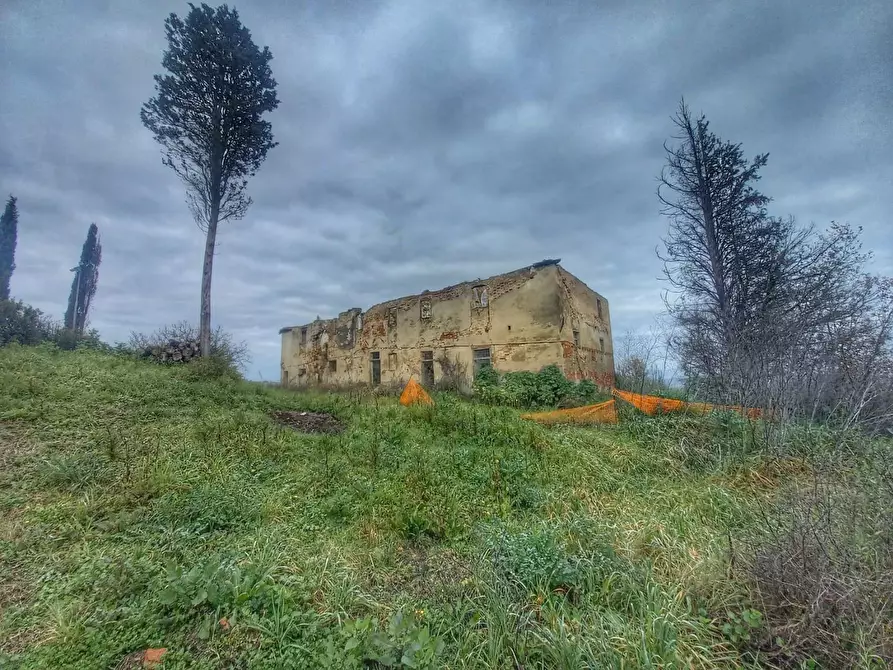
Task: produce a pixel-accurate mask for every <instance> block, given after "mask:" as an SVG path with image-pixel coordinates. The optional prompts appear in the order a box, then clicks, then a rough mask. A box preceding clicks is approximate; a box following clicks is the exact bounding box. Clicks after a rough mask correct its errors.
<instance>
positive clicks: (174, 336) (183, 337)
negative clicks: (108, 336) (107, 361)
mask: <svg viewBox="0 0 893 670" xmlns="http://www.w3.org/2000/svg"><path fill="white" fill-rule="evenodd" d="M198 335H199V331H198V328H197V327H196V326H194V325H193V324H191V323H190V322H189V321H178V322H177V323H173V324H169V325H166V326H162V327H161V328H159V329H158V330H156V331H155V332H153V333H150V334H148V335H147V334H145V333H137V332H135V331H134V332H132V333H131V334H130V342H129V347H130V349H131V351H132V352H133V353H134V354H137V355H140V354H143V352H145V351H147V350H151V349H161V348H164V347H165V346H166V345H167V344H168V343H169V342H171V341H175V342H197V341H198V339H199V337H198ZM211 358H213V359H215V360H216V361H217V363H216V364H209V363H207V362H206V363H203V364H201V365H200V366H199V368H200V370H199V374H200V375H201V376H208V375H212V376H219V374H223V372H224V369H229V370H230V371H232V372H235V373H237V374H238V373H240V372H241V371H243V370H244V369H245V366H246V365H247V364H248V362H249V360H250V358H249V356H248V344H247V343H246V342H235V341H234V340H233V337H232V335H231V334H230V333H227V332H225V331H224V330H223V329H222V328H220V327H219V326H218V327H217V328H216V329H215V330H213V331H212V332H211ZM215 371H216V373H219V374H215Z"/></svg>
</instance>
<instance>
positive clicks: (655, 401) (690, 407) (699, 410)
mask: <svg viewBox="0 0 893 670" xmlns="http://www.w3.org/2000/svg"><path fill="white" fill-rule="evenodd" d="M612 392H613V394H614V395H615V396H617V397H618V398H620V399H621V400H625V401H626V402H628V403H629V404H630V405H633V406H634V407H636V408H637V409H639V410H641V411H642V412H644V413H645V414H648V415H649V416H653V415H654V414H661V413H664V412H680V411H681V412H692V413H694V414H707V413H708V412H713V411H726V412H737V413H739V414H742V415H744V416H746V417H747V418H748V419H758V418H760V417H761V416H762V415H763V410H761V409H759V408H758V407H748V408H747V409H745V408H744V407H740V406H737V405H713V404H710V403H706V402H685V401H684V400H676V399H674V398H660V397H658V396H653V395H641V394H640V393H630V392H629V391H621V390H619V389H614V390H613V391H612Z"/></svg>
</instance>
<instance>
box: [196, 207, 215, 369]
mask: <svg viewBox="0 0 893 670" xmlns="http://www.w3.org/2000/svg"><path fill="white" fill-rule="evenodd" d="M219 216H220V205H219V202H215V203H214V204H213V205H212V206H211V220H210V221H208V236H207V239H206V240H205V263H204V265H203V266H202V299H201V309H200V313H199V335H198V337H199V346H200V347H201V355H202V357H203V358H205V357H207V356H210V355H211V271H212V269H213V265H214V246H215V245H216V243H217V218H218V217H219Z"/></svg>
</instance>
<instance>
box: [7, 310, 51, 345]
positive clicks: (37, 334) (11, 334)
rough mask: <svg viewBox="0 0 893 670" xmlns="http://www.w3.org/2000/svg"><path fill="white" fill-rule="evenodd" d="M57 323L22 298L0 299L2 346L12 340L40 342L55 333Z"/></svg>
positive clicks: (20, 342)
mask: <svg viewBox="0 0 893 670" xmlns="http://www.w3.org/2000/svg"><path fill="white" fill-rule="evenodd" d="M55 330H56V328H55V325H54V324H53V322H52V321H51V320H50V318H49V317H47V316H46V315H45V314H44V313H43V312H41V311H40V310H39V309H37V308H36V307H32V306H31V305H27V304H25V303H23V302H22V301H21V300H0V346H5V345H7V344H10V343H12V342H17V343H19V344H23V345H34V344H40V343H41V342H44V341H46V340H48V339H50V338H51V337H52V336H53V335H54V333H55Z"/></svg>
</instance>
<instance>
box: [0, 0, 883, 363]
mask: <svg viewBox="0 0 893 670" xmlns="http://www.w3.org/2000/svg"><path fill="white" fill-rule="evenodd" d="M236 7H237V8H238V9H239V11H240V14H241V17H242V21H243V23H244V24H245V25H246V26H247V27H248V28H249V29H250V30H251V31H252V34H253V37H254V39H255V41H256V42H257V43H258V44H260V45H268V46H269V47H270V49H271V50H272V52H273V56H274V59H273V61H272V64H271V65H272V68H273V73H274V76H275V78H276V79H277V81H278V82H279V98H280V99H281V104H280V106H279V108H278V109H277V110H276V111H275V112H274V113H273V114H271V115H270V116H269V118H270V120H271V122H272V124H273V132H274V135H275V137H276V140H278V142H279V146H277V147H276V148H275V149H273V150H272V151H271V152H270V154H269V156H268V158H267V161H266V163H265V164H264V165H263V167H262V168H261V170H260V172H259V173H258V175H257V176H256V177H255V178H254V179H253V180H252V181H251V182H250V184H249V189H250V194H251V196H252V197H253V198H254V205H253V206H252V208H251V209H250V210H249V212H248V214H247V216H246V217H245V219H244V220H242V221H238V222H235V223H231V224H226V225H225V227H223V228H222V229H221V232H220V235H219V237H218V241H219V249H218V255H217V257H216V259H215V263H214V280H213V299H212V309H213V321H214V322H215V324H220V325H222V326H223V327H224V328H225V329H227V330H230V331H232V332H233V333H234V334H235V336H236V337H237V338H239V339H245V340H247V341H248V342H249V343H250V347H251V353H252V357H253V362H252V364H251V366H250V369H249V376H251V377H253V378H261V377H262V378H264V379H278V376H279V336H278V334H277V331H278V329H279V328H280V327H282V326H286V325H295V324H301V323H304V322H307V321H310V320H312V319H314V318H315V317H316V316H317V315H319V316H321V317H323V318H327V317H331V316H334V315H335V314H337V312H339V311H342V310H344V309H347V308H349V307H354V306H357V307H362V308H363V309H365V308H367V307H369V306H370V305H371V304H374V303H376V302H380V301H382V300H386V299H389V298H392V297H397V296H400V295H405V294H409V293H416V292H420V291H422V290H424V289H432V290H433V289H437V288H441V287H443V286H446V285H449V284H453V283H456V282H459V281H464V280H468V279H475V278H477V277H486V276H489V275H492V274H496V273H500V272H504V271H509V270H512V269H515V268H517V267H521V266H524V265H528V264H530V263H533V262H536V261H539V260H541V259H544V258H561V259H562V265H563V266H564V267H566V268H567V269H568V270H569V271H570V272H572V273H574V274H575V275H577V276H578V277H580V278H581V279H583V280H584V281H585V282H586V283H588V284H589V285H590V286H591V287H592V288H593V289H595V290H597V291H599V292H600V293H602V294H604V295H605V296H606V297H607V298H608V300H609V301H610V303H611V310H612V318H613V327H614V333H615V342H616V341H617V340H618V339H619V336H620V335H621V334H622V333H623V332H625V331H627V330H637V329H642V328H645V327H647V326H648V325H649V323H650V322H651V321H652V320H653V318H654V316H655V315H657V314H658V313H659V312H660V311H661V306H662V303H661V290H662V285H661V282H660V281H659V280H658V277H659V275H660V264H659V262H658V261H657V259H656V257H655V253H654V250H655V246H656V245H657V244H658V243H659V241H660V236H661V235H662V234H663V232H664V231H665V230H666V227H667V223H666V221H665V220H663V219H662V218H661V216H660V215H659V205H658V202H657V199H656V197H655V187H656V182H655V178H656V175H657V174H658V173H659V171H660V168H661V166H662V164H663V161H664V153H663V147H662V144H663V141H664V140H665V139H666V138H667V137H668V136H669V135H671V134H672V132H673V127H672V124H671V122H670V117H671V115H672V114H673V112H674V111H675V107H676V105H677V104H678V101H679V99H680V96H683V95H684V96H685V98H686V100H687V101H688V102H689V104H690V105H691V107H692V108H693V110H694V111H696V112H700V111H703V112H704V113H705V114H706V115H707V117H708V118H709V120H710V122H711V127H712V128H713V129H714V130H715V131H716V132H717V133H718V134H719V135H720V136H722V137H723V138H725V139H729V140H734V141H736V142H742V143H743V146H744V150H745V153H746V154H748V155H753V154H756V153H759V152H766V151H768V152H770V157H769V164H768V166H767V167H766V168H765V170H764V171H763V181H762V182H761V188H762V190H763V191H764V192H765V193H766V194H767V195H769V196H771V197H772V198H773V199H774V201H773V203H772V205H771V212H772V213H773V214H777V215H787V214H791V215H794V216H795V217H796V218H797V219H798V220H799V221H801V222H804V223H806V222H810V221H812V222H815V223H816V224H817V225H819V226H826V225H827V224H828V223H829V222H830V221H831V220H838V221H846V222H850V223H852V224H854V225H859V226H862V227H863V228H864V231H865V232H864V240H865V243H866V245H867V246H869V247H871V248H873V249H874V252H875V256H876V258H875V261H874V266H873V270H874V271H877V272H883V273H887V274H891V273H893V221H891V216H893V2H890V0H877V1H876V2H875V1H871V0H862V1H859V0H850V1H849V2H842V1H840V0H823V1H821V2H803V1H801V0H792V1H783V0H767V1H766V2H748V1H741V2H731V1H729V2H706V1H705V2H698V3H682V2H675V1H673V2H670V1H665V2H661V1H656V2H639V1H634V2H595V1H594V0H581V1H580V2H570V1H568V2H562V1H561V0H551V1H550V2H546V1H545V0H544V1H543V2H534V1H532V0H512V1H506V2H488V1H483V0H482V1H477V2H470V1H469V2H466V1H463V0H453V1H451V2H440V1H435V0H405V1H404V0H398V1H394V2H372V1H366V0H362V1H360V0H357V1H356V2H349V1H346V0H339V1H334V2H333V1H332V0H306V1H302V2H292V1H290V0H252V1H251V2H239V3H236ZM172 11H173V12H176V13H178V14H184V13H185V12H187V11H188V6H187V4H186V3H185V2H171V1H168V0H164V1H161V0H153V1H152V2H146V1H145V0H133V1H131V0H105V1H101V0H53V1H50V0H0V68H2V69H0V193H2V194H4V197H5V194H7V193H12V194H14V195H16V196H17V197H18V199H19V201H18V203H19V217H20V218H19V243H18V253H17V258H16V263H17V266H18V268H17V270H16V272H15V274H14V276H13V279H12V292H13V294H14V295H15V296H16V297H18V298H21V299H23V300H25V301H27V302H29V303H32V304H34V305H36V306H38V307H40V308H41V309H43V310H45V311H47V312H50V313H51V314H54V315H56V316H61V315H62V313H63V312H64V310H65V303H66V300H67V297H68V291H69V287H70V283H71V274H70V272H69V268H71V267H72V266H74V265H75V264H76V263H77V259H78V256H79V254H80V246H81V244H82V242H83V239H84V237H85V235H86V232H87V227H88V226H89V224H90V222H96V224H97V225H98V226H99V229H100V233H101V235H102V244H103V262H102V267H101V270H100V281H99V289H98V292H97V295H96V299H95V302H94V305H93V310H92V313H91V322H92V325H93V326H94V327H96V328H98V329H99V331H100V333H101V334H102V336H103V338H104V339H106V340H108V341H117V340H124V339H126V338H127V336H128V334H129V332H130V331H131V330H139V331H149V330H152V329H154V328H155V327H157V326H158V325H160V324H162V323H167V322H173V321H177V320H180V319H190V320H193V321H195V320H197V314H198V302H199V301H198V298H199V284H200V272H201V260H202V249H203V237H202V235H201V233H200V232H199V231H198V229H197V228H196V226H195V224H194V223H193V222H192V219H191V217H190V214H189V211H188V209H187V207H186V204H185V202H184V197H183V188H182V186H181V184H180V183H179V182H178V181H177V179H176V177H175V175H174V174H173V173H172V172H171V171H170V170H169V169H167V168H165V167H164V166H162V164H161V155H160V150H159V147H158V146H157V145H156V144H155V143H154V141H153V140H152V137H151V135H150V133H149V132H148V131H147V130H146V129H144V128H143V127H142V125H141V124H140V120H139V111H140V106H141V104H142V103H143V102H144V101H146V100H147V99H148V98H149V97H150V96H151V95H152V94H153V86H154V83H153V80H152V75H153V74H155V73H157V72H159V71H160V69H161V68H160V62H161V54H162V51H163V49H164V47H165V40H164V29H163V22H164V19H165V17H166V16H167V15H168V14H169V13H170V12H172Z"/></svg>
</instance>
